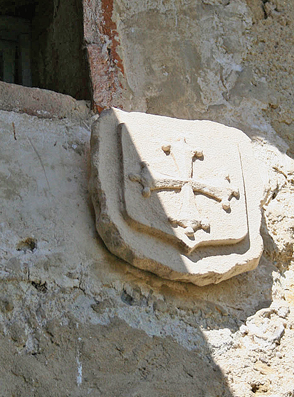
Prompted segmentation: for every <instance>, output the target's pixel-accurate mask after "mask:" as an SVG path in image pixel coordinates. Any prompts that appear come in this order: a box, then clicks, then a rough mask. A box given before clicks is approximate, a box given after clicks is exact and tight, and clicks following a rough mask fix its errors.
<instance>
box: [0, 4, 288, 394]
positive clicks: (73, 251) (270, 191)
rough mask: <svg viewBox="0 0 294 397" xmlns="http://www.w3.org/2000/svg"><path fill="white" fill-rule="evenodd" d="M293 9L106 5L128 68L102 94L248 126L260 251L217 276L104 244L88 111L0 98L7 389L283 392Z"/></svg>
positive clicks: (2, 349)
mask: <svg viewBox="0 0 294 397" xmlns="http://www.w3.org/2000/svg"><path fill="white" fill-rule="evenodd" d="M93 4H94V2H93ZM195 4H196V5H195ZM89 12H90V11H89ZM90 14H91V13H90ZM292 14H293V10H292V9H291V4H290V2H289V5H288V3H286V2H265V4H263V2H261V1H260V2H259V1H257V0H256V1H253V0H252V1H248V4H247V3H246V2H244V1H239V0H236V1H231V2H228V1H222V2H221V1H217V0H214V1H213V0H210V1H209V0H205V1H203V2H200V1H197V2H193V3H192V2H188V1H181V2H177V1H174V2H172V1H168V2H167V1H166V2H165V1H162V2H159V1H158V2H155V1H149V2H148V3H147V2H144V1H140V2H139V1H137V2H136V1H132V2H122V1H120V2H119V1H116V2H114V5H113V13H112V19H113V23H115V24H116V29H117V32H118V33H117V34H118V37H117V40H118V41H120V46H117V47H116V51H117V53H118V54H119V57H120V58H121V60H122V62H123V66H124V75H123V74H122V73H121V74H120V73H117V72H115V73H116V74H115V81H116V82H117V81H118V80H116V79H119V81H120V84H121V91H119V90H118V91H115V90H114V92H115V95H114V96H109V97H108V98H110V99H109V100H110V102H111V101H114V100H117V102H116V104H120V105H121V104H123V107H124V108H125V109H126V110H128V109H132V110H142V111H148V112H154V113H157V114H166V115H170V116H177V117H181V118H202V119H203V118H204V119H211V120H214V121H219V122H223V123H224V124H227V125H231V126H234V127H239V128H241V129H243V131H244V132H245V133H247V134H248V135H249V136H250V137H251V138H252V139H253V147H254V152H255V155H256V158H257V160H258V161H259V163H260V169H261V170H262V176H263V179H264V183H265V194H264V213H263V218H264V219H263V224H262V235H263V238H264V243H265V251H264V254H263V256H262V259H261V263H260V265H259V266H258V268H257V269H256V270H254V271H252V272H249V273H246V274H243V275H240V276H237V277H234V278H232V279H230V280H227V281H225V282H222V283H220V284H219V285H214V286H208V287H202V288H201V287H196V286H193V285H191V284H183V283H178V282H168V281H165V280H162V279H160V278H159V277H156V276H154V275H152V274H150V273H147V272H143V271H140V270H138V269H135V268H134V267H132V266H130V265H128V264H126V263H125V262H123V261H120V260H118V259H117V258H116V257H114V256H112V255H111V254H110V253H108V251H107V250H106V248H105V247H104V245H103V244H102V242H101V241H100V240H99V237H98V236H97V234H96V231H95V222H94V214H93V211H92V208H91V204H90V199H89V194H88V190H87V186H88V176H89V169H88V161H89V155H88V154H89V139H90V125H91V123H92V119H90V118H89V119H88V120H86V121H85V119H83V120H80V121H78V120H79V119H82V117H75V120H74V119H64V120H44V119H39V118H37V117H34V116H29V115H27V114H22V115H21V114H17V113H13V112H6V111H1V112H0V132H1V147H0V161H1V163H0V172H1V177H0V195H1V210H0V211H1V212H0V233H1V234H0V235H1V238H0V278H1V292H0V356H1V366H0V379H1V392H0V394H1V396H5V397H6V396H11V395H14V396H23V395H25V396H42V397H43V396H52V395H56V396H87V395H90V396H91V395H92V396H144V397H145V396H146V397H147V396H179V395H181V396H210V397H215V396H218V395H219V396H234V397H253V396H263V395H264V396H271V397H274V396H276V397H277V396H279V397H289V396H292V395H293V393H294V373H293V341H294V293H293V288H294V267H293V230H294V221H293V214H294V203H293V194H294V165H293V160H292V158H291V157H290V155H291V153H292V152H291V150H289V146H290V147H291V145H293V141H292V140H291V139H292V138H291V134H290V132H291V128H292V127H291V123H292V119H291V117H292V116H291V114H292V113H291V112H293V105H292V103H291V99H290V98H291V95H290V93H291V89H293V87H292V86H291V81H292V80H291V76H292V73H293V71H292V69H291V68H290V64H291V51H293V43H292V41H291V34H292V31H293V29H292V28H293V16H292ZM91 15H94V14H91ZM265 17H267V18H266V19H264V18H265ZM111 26H112V27H113V25H111ZM271 27H272V28H271ZM281 27H282V28H283V29H281ZM278 28H279V29H278ZM132 29H133V30H132ZM271 29H272V30H271ZM107 34H108V33H107V31H106V32H105V31H104V38H105V37H106V36H107ZM105 40H106V39H105ZM276 43H278V44H276ZM276 45H277V48H275V46H276ZM109 46H110V47H111V43H110V44H109ZM102 47H103V46H102ZM262 49H264V50H263V53H262V52H261V50H262ZM275 50H276V52H275ZM106 53H107V54H109V52H108V51H106ZM106 53H105V56H106V57H107V55H106ZM110 54H111V51H110ZM113 67H115V66H114V65H113ZM106 69H107V68H106ZM107 70H108V69H107ZM103 73H104V71H103ZM123 76H124V77H123ZM106 80H107V76H106ZM100 94H101V93H100ZM105 95H109V93H106V94H105ZM116 98H117V99H116ZM102 99H103V97H102ZM113 104H115V103H113ZM286 115H287V118H286ZM283 119H284V120H287V122H286V123H285V122H283ZM279 136H281V137H283V138H284V139H285V140H284V141H282V140H281V138H280V137H279ZM292 148H293V146H292ZM292 150H293V149H292ZM286 153H288V155H287V154H286Z"/></svg>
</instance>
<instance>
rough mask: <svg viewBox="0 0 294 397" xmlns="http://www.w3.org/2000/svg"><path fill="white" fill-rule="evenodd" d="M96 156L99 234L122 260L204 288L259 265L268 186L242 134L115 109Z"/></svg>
mask: <svg viewBox="0 0 294 397" xmlns="http://www.w3.org/2000/svg"><path fill="white" fill-rule="evenodd" d="M91 148H92V149H91V150H92V155H91V157H92V164H91V167H92V169H91V180H90V190H91V194H92V199H93V204H94V208H95V211H96V225H97V230H98V233H99V234H100V236H101V237H102V239H103V241H104V242H105V244H106V246H107V247H108V248H109V250H110V251H111V252H112V253H113V254H115V255H117V256H118V257H120V258H122V259H124V260H126V261H127V262H129V263H131V264H132V265H134V266H137V267H139V268H141V269H145V270H148V271H151V272H153V273H156V274H158V275H159V276H162V277H164V278H168V279H172V280H181V281H187V282H192V283H194V284H197V285H206V284H210V283H219V282H220V281H222V280H225V279H228V278H230V277H232V276H234V275H236V274H239V273H242V272H245V271H248V270H252V269H254V268H255V267H256V266H257V265H258V262H259V258H260V256H261V253H262V249H263V244H262V238H261V236H260V222H261V212H260V202H261V197H262V192H263V186H262V182H261V179H260V177H259V174H258V167H257V165H256V163H255V160H254V158H253V154H252V149H251V141H250V139H249V138H248V137H247V136H246V135H245V134H244V133H243V132H242V131H240V130H237V129H236V128H230V127H227V126H224V125H222V124H219V123H215V122H211V121H200V120H195V121H191V120H189V121H188V120H179V119H173V118H168V117H162V116H155V115H149V114H144V113H127V112H123V111H121V110H117V109H111V110H108V111H104V112H103V113H102V114H101V116H100V118H99V120H98V122H97V124H95V125H94V127H93V131H92V140H91Z"/></svg>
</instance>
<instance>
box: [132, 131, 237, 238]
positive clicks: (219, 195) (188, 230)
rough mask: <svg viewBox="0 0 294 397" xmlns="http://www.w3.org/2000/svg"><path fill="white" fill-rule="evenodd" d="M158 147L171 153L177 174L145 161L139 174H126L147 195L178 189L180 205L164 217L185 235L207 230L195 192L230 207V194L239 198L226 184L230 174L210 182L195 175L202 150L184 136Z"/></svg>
mask: <svg viewBox="0 0 294 397" xmlns="http://www.w3.org/2000/svg"><path fill="white" fill-rule="evenodd" d="M161 149H162V150H163V152H164V153H165V154H166V155H167V156H172V158H173V160H174V163H175V165H176V167H177V170H178V175H179V176H178V177H173V176H170V175H165V174H162V173H160V172H156V171H155V172H154V171H153V172H152V175H151V173H150V171H149V164H148V163H147V162H144V161H143V162H141V171H140V174H129V175H128V177H129V179H130V180H131V181H132V182H138V183H140V184H141V186H142V188H143V189H142V195H143V197H145V198H148V197H150V196H151V193H152V192H153V191H160V190H171V191H180V194H181V201H182V206H181V209H180V211H179V213H178V215H177V216H176V217H175V218H173V217H172V218H171V217H169V218H168V220H169V222H170V223H171V224H173V225H178V226H181V227H183V228H184V232H185V234H186V235H187V236H188V237H190V238H191V237H193V236H194V233H195V231H196V230H197V229H203V230H205V231H207V232H209V230H210V224H209V221H208V219H201V216H200V214H199V211H198V209H197V207H196V203H195V193H198V194H202V195H205V196H207V197H210V198H212V199H214V200H216V201H218V202H220V203H221V205H222V208H223V210H224V211H227V212H229V211H230V209H231V204H230V200H231V198H232V197H235V198H236V199H238V198H239V190H238V189H236V188H234V187H233V186H231V185H230V177H229V176H226V177H225V178H224V179H222V178H218V179H217V180H216V181H214V183H211V182H209V181H206V180H205V179H197V178H196V177H195V175H194V170H193V163H194V161H196V160H197V159H198V160H204V153H203V151H200V150H195V149H193V148H191V147H190V146H189V145H188V144H187V143H186V140H185V138H180V139H179V140H178V141H177V142H176V143H174V144H172V145H171V144H169V143H166V144H163V145H162V147H161Z"/></svg>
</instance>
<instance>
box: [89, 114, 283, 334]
mask: <svg viewBox="0 0 294 397" xmlns="http://www.w3.org/2000/svg"><path fill="white" fill-rule="evenodd" d="M105 117H106V116H105ZM101 120H102V119H100V122H101ZM118 123H119V121H118ZM175 123H176V122H175ZM153 127H154V125H153ZM153 127H152V128H153ZM94 128H96V127H94ZM142 128H143V127H142ZM154 128H155V127H154ZM102 130H103V129H102ZM121 131H122V132H120V133H117V134H118V135H116V136H115V137H114V138H110V139H113V141H112V142H111V146H112V147H113V148H116V149H115V150H113V153H114V156H117V155H116V153H117V151H118V152H119V151H120V144H122V147H123V149H122V150H123V151H124V150H127V152H128V155H127V158H126V160H125V161H124V162H123V164H122V163H119V162H118V161H116V160H113V159H112V157H111V156H113V153H111V154H110V153H109V157H107V158H105V159H104V160H102V162H100V163H99V165H100V168H101V170H104V169H107V164H108V163H109V162H110V163H112V167H113V164H116V165H115V168H112V170H114V169H115V172H113V173H112V174H111V179H112V181H113V185H112V186H113V190H112V192H113V191H114V190H116V189H119V190H120V193H117V194H118V195H119V197H121V208H118V209H117V211H118V214H117V215H118V216H121V215H120V214H122V216H123V217H124V220H125V226H121V225H120V227H121V229H120V232H118V230H116V231H115V230H113V233H112V235H115V236H116V237H117V236H119V237H118V238H116V239H112V238H111V237H109V238H107V235H106V236H105V235H104V236H105V242H106V245H107V246H108V247H109V249H110V250H111V251H112V252H113V253H115V254H117V255H118V256H119V257H122V258H124V259H125V260H127V261H128V262H129V263H134V264H135V265H136V266H138V267H140V262H139V261H137V262H136V259H135V258H134V257H133V256H132V250H135V251H136V250H137V249H136V244H137V246H138V247H140V249H139V251H140V252H141V254H142V252H143V251H144V255H146V257H148V258H151V262H152V259H153V260H154V261H158V262H160V261H161V260H162V263H164V262H166V256H168V258H169V260H168V261H167V262H169V264H170V268H171V269H177V270H178V271H182V272H183V273H186V272H187V263H186V262H185V260H183V259H184V258H185V255H187V253H186V254H185V253H184V252H185V249H186V248H187V247H186V248H185V247H184V245H185V244H183V240H184V239H186V240H187V238H185V236H183V235H181V234H180V233H179V230H178V229H180V228H179V227H178V226H179V225H178V224H175V222H168V219H170V218H171V215H172V214H173V215H174V214H177V213H178V214H181V207H182V205H183V202H182V198H181V194H180V192H181V187H180V186H173V187H172V188H171V187H170V186H169V187H168V186H167V184H168V181H167V180H164V178H167V179H168V178H169V177H170V176H168V175H164V174H162V173H160V171H162V169H163V167H162V164H163V161H167V157H168V156H167V154H166V153H162V154H160V153H159V152H160V151H159V152H158V153H156V155H154V156H153V159H154V162H155V163H154V164H151V166H150V165H148V166H146V158H143V157H142V155H141V154H140V153H139V152H138V149H137V147H136V144H135V143H134V142H133V141H132V138H131V137H130V136H129V135H128V130H127V128H124V129H122V130H121ZM175 131H176V124H175ZM175 131H172V132H171V134H173V133H175ZM103 132H106V131H102V134H103ZM108 132H110V131H108ZM119 134H120V135H121V138H119ZM109 135H111V134H107V136H109ZM143 135H146V136H147V137H148V134H147V133H146V131H145V132H144V134H143ZM154 140H156V134H155V135H153V137H152V139H150V144H149V145H147V144H146V143H145V145H144V146H148V149H150V148H151V149H152V148H153V146H154ZM151 141H152V142H151ZM93 142H94V141H93ZM99 142H100V143H99V148H100V150H101V151H103V144H102V143H101V142H103V138H102V137H101V140H100V141H99ZM158 142H160V140H159V141H158ZM104 144H105V143H104ZM155 146H156V145H155ZM159 148H160V144H159ZM94 150H95V149H94ZM161 155H162V156H163V158H161V157H160V156H161ZM101 157H103V155H102V156H101ZM119 157H120V158H123V155H121V154H120V156H119ZM112 160H113V161H112ZM170 161H171V163H170V165H169V171H170V172H169V174H170V175H171V174H172V176H173V178H174V179H173V182H175V183H179V179H181V177H179V179H178V180H177V173H178V171H179V170H178V169H177V167H176V166H174V167H173V166H172V163H173V160H170ZM198 161H199V160H198V159H195V161H194V162H195V163H197V162H198ZM200 162H201V160H200ZM152 166H153V167H155V168H156V166H157V170H158V171H159V172H158V178H159V179H158V180H157V181H156V180H155V179H154V175H155V174H154V172H153V173H150V168H152ZM193 166H194V164H193ZM123 167H125V170H124V169H123ZM197 169H198V168H197V165H195V168H194V172H195V174H197ZM162 172H163V171H162ZM131 173H133V174H131ZM102 174H105V176H104V177H102V179H103V178H106V179H104V181H107V185H108V186H107V185H106V184H105V185H103V181H102V184H101V186H100V188H101V189H102V190H100V193H101V191H103V195H104V194H106V195H107V192H108V190H107V189H108V188H109V186H110V185H109V184H108V181H109V175H108V176H107V173H106V172H102ZM143 174H144V175H143ZM128 175H132V177H131V178H128ZM116 178H117V179H116ZM142 178H143V179H145V182H146V180H149V182H150V185H153V186H155V185H156V184H160V183H162V181H163V182H164V183H165V186H164V187H161V188H160V189H158V192H157V193H155V192H154V191H153V192H152V191H151V194H150V196H149V197H147V198H144V197H143V196H142V193H144V188H145V185H144V183H145V182H144V181H143V180H142ZM160 178H161V179H160ZM162 178H163V179H162ZM102 179H100V181H101V180H102ZM121 181H124V182H123V183H122V182H121ZM114 186H115V187H114ZM104 188H105V189H106V190H104ZM105 192H106V193H105ZM174 192H176V193H174ZM149 193H150V192H149ZM171 195H172V196H173V197H174V198H173V200H174V202H173V203H171V204H170V205H171V207H172V210H171V208H170V207H168V206H166V205H165V203H166V201H168V200H169V198H167V197H168V196H171ZM193 195H194V193H193ZM198 195H199V192H198V194H195V195H194V198H193V200H195V201H196V200H197V198H199V197H197V196H198ZM204 199H205V200H211V201H212V202H213V205H215V207H216V210H217V211H218V212H219V211H222V207H221V205H220V203H219V202H217V201H216V200H215V199H213V198H211V197H205V198H204ZM100 201H101V203H102V205H105V200H104V199H103V200H100ZM196 202H197V201H196ZM200 203H201V202H200ZM190 204H191V203H190ZM143 207H144V211H142V208H143ZM199 207H200V208H201V206H199ZM96 209H97V208H96ZM192 209H193V208H192ZM193 211H194V215H195V216H199V213H198V214H197V210H196V209H195V208H194V209H193ZM193 211H192V212H193ZM195 211H196V212H195ZM105 213H107V211H105V209H104V210H103V207H102V214H103V215H102V217H101V218H99V213H98V212H97V214H96V215H97V219H96V222H97V228H98V230H100V231H102V233H101V235H102V238H103V230H104V226H103V223H104V222H106V223H108V221H107V220H105ZM112 214H113V213H112ZM192 215H193V214H192ZM206 215H207V214H206ZM111 224H112V222H111ZM151 225H153V226H152V227H151ZM154 225H156V227H154ZM262 225H263V226H262V229H263V235H264V237H266V233H267V232H266V225H265V222H264V219H263V220H262ZM106 227H107V226H106ZM123 227H125V228H127V229H128V231H129V233H130V236H131V237H129V236H128V237H127V238H128V240H125V241H124V244H123V248H122V246H121V245H120V244H121V243H119V239H120V238H121V237H120V236H121V235H122V234H123V232H122V229H123ZM213 227H217V225H213ZM250 227H251V226H250ZM131 229H132V231H130V230H131ZM200 229H201V228H200ZM199 231H200V232H201V233H202V234H205V231H203V230H199ZM120 233H121V234H120ZM196 233H197V232H196ZM196 233H195V234H196ZM110 236H111V234H110ZM125 236H127V233H126V234H125ZM148 236H151V237H148ZM153 237H156V238H157V240H158V241H160V242H161V243H158V242H157V243H156V242H154V252H153V251H152V248H150V247H149V245H148V244H147V243H146V241H148V239H151V240H152V238H153ZM267 238H268V237H267ZM155 240H156V239H155ZM144 241H145V243H146V247H147V248H146V249H145V248H144V249H143V251H142V246H144V244H145V243H144ZM244 241H245V245H242V246H241V247H238V244H236V247H234V245H232V246H233V251H231V254H233V255H242V254H243V250H244V249H245V250H249V249H250V247H251V245H252V240H250V239H249V238H245V240H244ZM192 242H193V241H192ZM156 244H159V245H160V244H162V253H161V252H160V250H159V251H158V250H157V249H156ZM209 244H211V243H209V242H207V244H206V246H207V245H208V246H209ZM166 245H170V246H172V247H173V250H172V254H171V253H170V252H169V251H167V250H166V249H165V248H164V247H166ZM232 246H231V247H230V246H229V245H227V246H222V245H220V246H219V247H214V248H213V250H212V252H211V253H210V254H209V255H208V258H212V259H213V256H214V255H215V256H216V255H220V257H222V256H225V255H227V254H228V252H229V250H230V249H231V250H232ZM130 247H131V248H130ZM148 247H149V248H148ZM190 248H191V247H190ZM194 248H195V247H194ZM146 252H148V253H149V256H148V255H147V254H146ZM205 254H206V255H207V252H206V247H205V245H204V247H201V246H200V247H198V248H196V249H195V251H194V252H193V250H192V253H191V254H188V255H187V256H188V257H189V258H190V259H191V260H192V262H193V266H195V269H197V262H198V261H199V260H201V258H202V256H203V255H205ZM154 255H155V256H154ZM161 256H162V258H161ZM107 257H108V261H109V260H110V261H111V263H112V266H113V267H114V268H115V271H118V272H119V273H121V272H122V273H123V274H124V273H126V272H127V273H132V274H133V275H134V276H135V278H136V281H135V280H134V288H135V289H137V288H139V289H140V288H141V287H143V289H144V285H146V278H147V284H148V285H149V287H150V288H151V289H152V288H154V286H156V285H159V284H160V287H159V291H160V290H162V291H164V295H167V296H170V297H171V296H174V297H175V296H176V297H177V298H176V300H175V301H174V302H173V303H171V308H172V306H173V305H176V304H177V303H176V301H177V299H178V300H179V301H178V304H179V305H181V304H183V305H184V306H185V305H187V307H189V308H192V307H194V308H199V310H204V312H205V311H208V312H210V311H211V310H212V307H214V309H213V310H214V311H215V312H217V311H219V312H220V313H231V314H230V315H229V316H228V317H227V321H226V320H224V318H223V316H220V317H219V323H218V319H217V320H216V321H212V322H211V323H210V322H209V321H208V322H207V327H208V328H209V327H211V328H216V329H217V328H223V327H228V328H230V329H231V330H232V331H236V330H238V329H239V327H240V325H241V324H242V323H243V322H244V321H246V318H247V317H249V316H251V315H253V314H254V313H255V312H256V311H257V310H259V309H261V308H265V307H269V306H270V304H271V302H272V284H273V280H272V271H273V270H274V269H276V268H275V267H274V266H273V265H271V264H270V262H269V261H268V260H267V258H266V257H265V256H263V257H262V259H261V261H260V264H259V266H258V267H257V268H256V269H255V270H253V271H250V272H247V273H244V274H241V275H238V276H235V277H233V278H231V279H229V280H227V281H223V282H221V283H219V284H216V285H212V284H211V285H208V286H204V287H198V286H195V285H193V284H191V283H188V282H187V283H177V282H174V281H170V280H164V279H160V281H159V280H158V278H157V277H156V276H154V275H152V274H151V273H148V272H146V271H144V272H142V271H141V270H139V269H137V268H136V267H132V266H129V265H128V264H126V263H125V262H118V261H117V259H116V258H115V260H111V255H109V254H107ZM142 267H143V266H142ZM149 269H150V270H151V271H154V272H155V273H158V265H154V269H153V270H152V264H151V265H150V266H149ZM159 273H160V272H159ZM168 273H170V269H167V270H166V274H168ZM160 274H161V276H162V277H163V278H164V277H165V274H164V270H162V272H161V273H160ZM166 277H167V278H170V276H168V275H167V276H166ZM140 278H142V279H144V283H142V282H140ZM175 279H177V277H176V276H175ZM178 279H180V277H178ZM182 279H183V280H184V281H185V276H184V277H183V278H182ZM187 280H188V277H187V278H186V281H187ZM214 282H217V278H216V279H214ZM123 296H124V299H125V301H126V302H128V303H130V304H131V305H135V306H138V305H139V306H140V304H141V303H142V302H143V301H144V299H145V298H143V297H142V302H141V300H140V298H138V297H137V298H134V297H132V296H131V295H130V296H128V294H127V295H126V296H125V295H123ZM139 296H140V294H139ZM169 299H170V298H167V300H169ZM171 299H172V300H173V298H171ZM180 302H182V303H180ZM183 302H185V303H183ZM196 310H197V309H196ZM230 316H234V319H235V321H234V320H233V321H231V320H232V318H230Z"/></svg>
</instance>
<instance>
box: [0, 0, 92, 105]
mask: <svg viewBox="0 0 294 397" xmlns="http://www.w3.org/2000/svg"><path fill="white" fill-rule="evenodd" d="M0 80H2V81H5V82H7V83H15V84H22V85H25V86H29V87H39V88H45V89H49V90H52V91H56V92H60V93H63V94H68V95H71V96H73V97H74V98H76V99H90V98H91V96H90V83H89V70H88V63H87V58H86V54H85V50H84V46H83V5H82V0H62V1H60V0H0Z"/></svg>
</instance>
